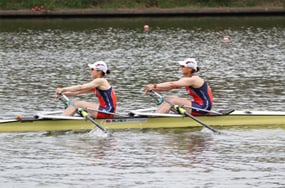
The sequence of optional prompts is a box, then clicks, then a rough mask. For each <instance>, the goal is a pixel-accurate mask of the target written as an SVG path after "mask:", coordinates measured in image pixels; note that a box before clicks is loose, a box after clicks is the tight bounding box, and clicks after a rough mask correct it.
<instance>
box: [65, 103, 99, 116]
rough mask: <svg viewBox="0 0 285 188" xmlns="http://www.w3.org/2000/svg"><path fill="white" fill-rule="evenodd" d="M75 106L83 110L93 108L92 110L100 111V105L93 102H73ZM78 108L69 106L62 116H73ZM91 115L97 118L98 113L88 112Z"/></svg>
mask: <svg viewBox="0 0 285 188" xmlns="http://www.w3.org/2000/svg"><path fill="white" fill-rule="evenodd" d="M73 104H74V105H75V106H76V107H77V108H82V109H83V110H85V109H86V108H91V109H96V110H98V108H99V105H98V104H96V103H91V102H85V101H73ZM76 110H77V109H76V108H75V107H74V106H72V105H69V106H68V107H67V108H66V109H65V111H64V112H63V114H62V115H64V116H73V115H74V114H75V113H76ZM88 113H89V115H90V116H92V117H94V118H96V116H97V111H88Z"/></svg>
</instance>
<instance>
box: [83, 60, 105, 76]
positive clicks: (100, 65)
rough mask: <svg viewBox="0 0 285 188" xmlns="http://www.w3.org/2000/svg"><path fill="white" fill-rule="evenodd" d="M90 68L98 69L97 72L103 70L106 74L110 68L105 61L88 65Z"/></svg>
mask: <svg viewBox="0 0 285 188" xmlns="http://www.w3.org/2000/svg"><path fill="white" fill-rule="evenodd" d="M88 66H89V67H90V68H93V69H96V70H101V71H103V72H104V73H105V74H106V73H107V70H108V67H107V65H106V63H105V62H104V61H97V62H95V63H93V64H88Z"/></svg>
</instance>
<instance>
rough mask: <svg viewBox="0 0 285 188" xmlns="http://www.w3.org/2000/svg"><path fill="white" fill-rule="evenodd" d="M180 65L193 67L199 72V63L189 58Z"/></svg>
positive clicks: (180, 62)
mask: <svg viewBox="0 0 285 188" xmlns="http://www.w3.org/2000/svg"><path fill="white" fill-rule="evenodd" d="M179 64H180V65H183V66H185V67H191V68H193V69H194V70H195V71H197V67H198V65H197V61H196V60H195V59H194V58H187V59H185V60H184V61H179Z"/></svg>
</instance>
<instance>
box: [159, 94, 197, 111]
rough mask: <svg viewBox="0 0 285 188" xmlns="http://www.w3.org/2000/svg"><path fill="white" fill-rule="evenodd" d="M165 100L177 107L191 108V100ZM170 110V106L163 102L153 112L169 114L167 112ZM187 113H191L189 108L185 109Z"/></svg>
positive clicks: (173, 98)
mask: <svg viewBox="0 0 285 188" xmlns="http://www.w3.org/2000/svg"><path fill="white" fill-rule="evenodd" d="M166 100H168V101H169V102H171V103H173V104H176V105H179V106H183V105H186V106H191V105H192V102H191V100H189V99H187V98H179V97H167V98H166ZM170 110H171V105H170V104H168V103H167V102H165V101H164V102H163V103H162V104H161V105H160V106H159V107H158V108H157V110H156V111H155V112H156V113H169V111H170ZM185 110H186V111H187V112H188V113H191V108H187V109H185Z"/></svg>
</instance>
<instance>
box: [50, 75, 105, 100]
mask: <svg viewBox="0 0 285 188" xmlns="http://www.w3.org/2000/svg"><path fill="white" fill-rule="evenodd" d="M105 85H106V80H105V79H102V78H98V79H94V80H93V81H91V82H89V83H86V84H81V85H75V86H70V87H63V88H57V89H56V91H55V92H56V94H58V93H61V92H63V93H66V94H67V95H68V96H76V95H79V94H82V93H88V92H91V91H92V89H93V88H96V87H104V86H105Z"/></svg>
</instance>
